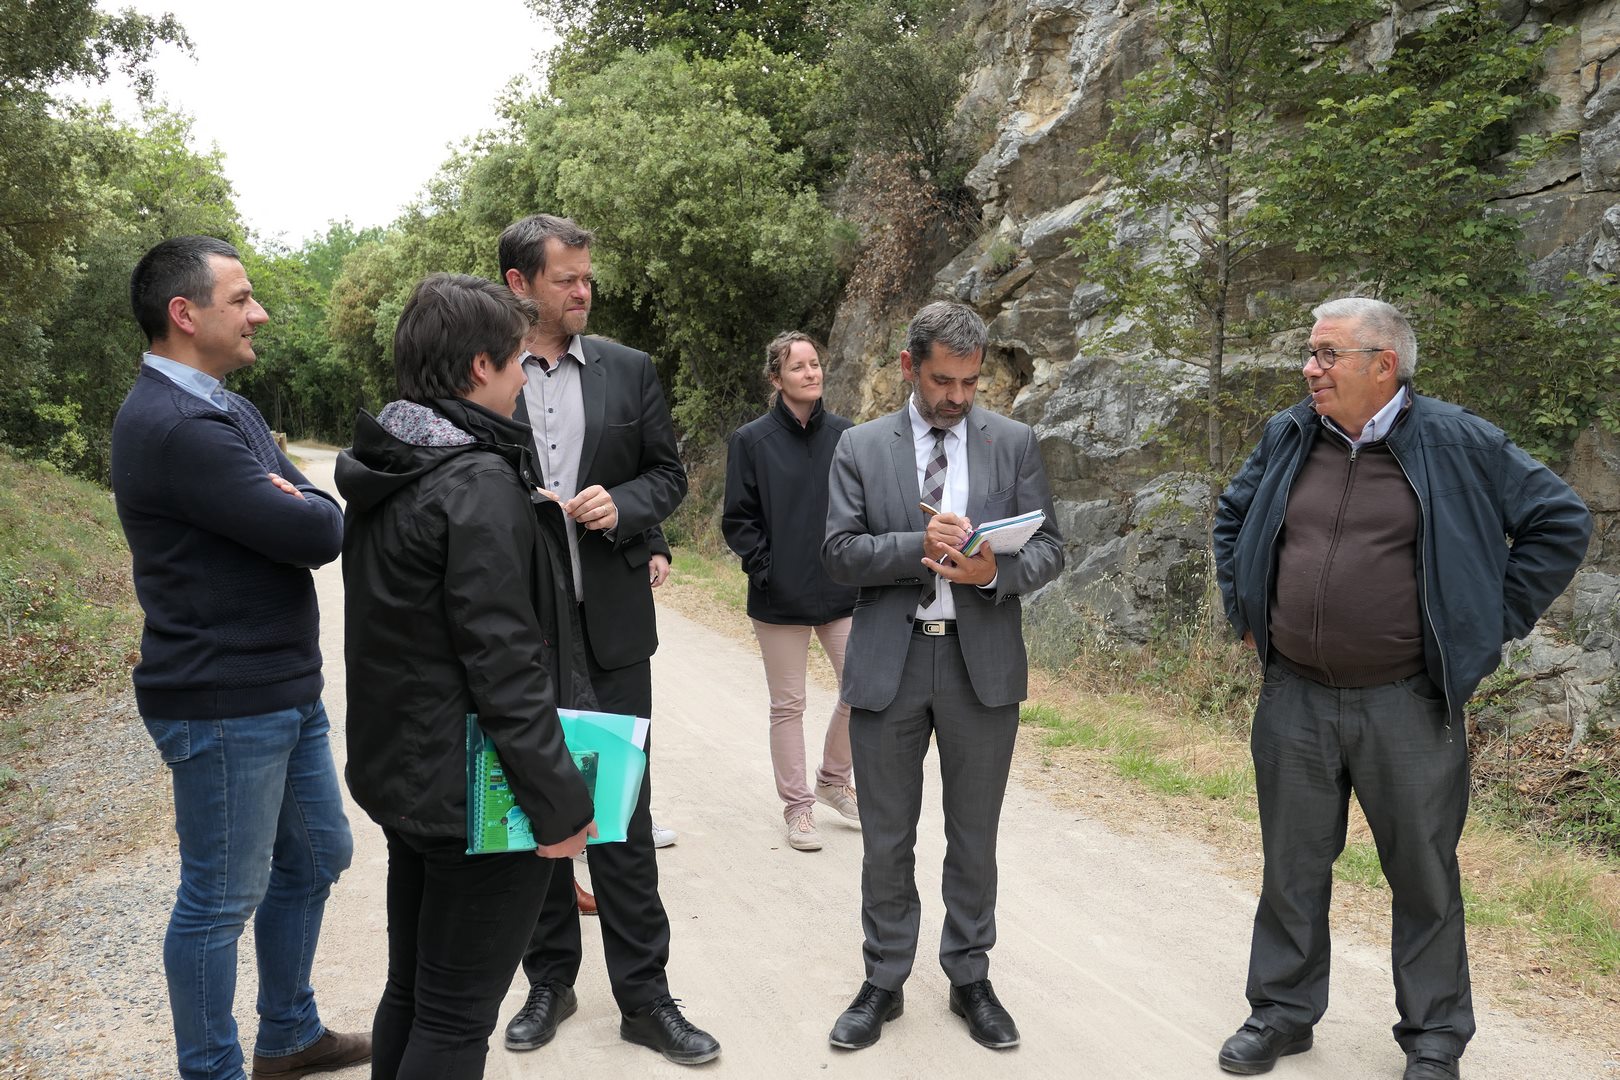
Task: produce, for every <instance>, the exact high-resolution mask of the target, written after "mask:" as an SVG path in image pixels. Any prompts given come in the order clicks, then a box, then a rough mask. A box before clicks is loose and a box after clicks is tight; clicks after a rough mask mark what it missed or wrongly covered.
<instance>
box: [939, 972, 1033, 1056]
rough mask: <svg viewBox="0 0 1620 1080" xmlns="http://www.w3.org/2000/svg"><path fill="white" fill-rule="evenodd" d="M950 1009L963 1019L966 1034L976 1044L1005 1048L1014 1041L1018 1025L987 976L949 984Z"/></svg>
mask: <svg viewBox="0 0 1620 1080" xmlns="http://www.w3.org/2000/svg"><path fill="white" fill-rule="evenodd" d="M951 1012H953V1013H955V1014H956V1015H957V1016H960V1017H961V1018H962V1019H964V1020H966V1021H967V1026H968V1034H969V1035H971V1036H973V1041H974V1042H976V1043H978V1044H979V1045H980V1046H988V1047H989V1048H990V1049H992V1050H1006V1049H1007V1048H1008V1047H1012V1046H1017V1045H1018V1025H1017V1024H1015V1023H1013V1018H1012V1015H1011V1014H1010V1013H1008V1012H1007V1010H1006V1009H1004V1008H1002V1007H1001V999H999V998H997V997H996V992H995V991H994V990H992V989H991V988H990V980H989V979H980V980H979V981H978V982H973V983H968V984H967V985H965V986H953V987H951Z"/></svg>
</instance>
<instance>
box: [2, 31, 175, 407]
mask: <svg viewBox="0 0 1620 1080" xmlns="http://www.w3.org/2000/svg"><path fill="white" fill-rule="evenodd" d="M164 42H169V43H173V44H176V45H180V46H181V47H189V43H188V42H187V39H186V37H185V32H184V31H183V30H182V29H181V28H180V25H179V24H178V23H177V22H175V20H174V18H173V17H172V16H168V15H165V16H162V17H160V18H155V19H154V18H151V17H149V16H146V15H141V14H138V13H136V12H135V11H133V10H125V11H123V12H120V13H118V14H107V13H104V12H102V11H101V10H99V9H98V8H97V7H96V4H95V3H94V0H0V177H4V182H3V183H0V352H4V353H5V354H7V355H9V356H12V357H16V356H19V355H26V356H31V357H33V358H35V359H37V358H38V357H39V355H40V350H41V344H40V338H39V335H40V330H39V326H38V320H39V318H40V317H41V316H42V315H44V314H45V313H46V312H47V311H49V309H50V308H51V306H52V305H53V304H55V303H57V302H59V301H60V300H61V299H62V297H63V295H64V294H65V292H66V291H67V290H68V288H69V287H70V285H71V282H72V280H73V277H74V274H75V267H74V263H73V256H72V248H73V245H74V243H75V242H77V241H78V240H80V239H82V238H83V237H84V236H86V235H88V233H89V232H91V231H92V230H93V229H94V228H95V226H96V224H97V222H98V221H99V219H100V217H101V214H102V206H101V201H100V196H101V194H102V192H101V191H100V189H98V188H97V187H96V185H95V184H94V183H92V182H91V181H90V180H89V178H87V177H85V176H84V175H83V174H82V173H80V172H79V171H78V170H77V168H76V167H75V166H76V164H77V163H78V162H79V161H81V160H83V159H84V158H85V156H86V153H87V150H88V149H89V146H88V144H87V142H86V140H85V138H84V136H86V135H87V134H89V129H87V128H86V127H85V126H84V125H83V124H75V123H70V122H66V121H65V120H64V118H63V115H62V113H63V109H64V107H63V106H62V105H61V104H60V103H59V102H58V101H57V99H56V97H55V96H54V91H55V89H56V88H57V87H59V86H60V85H61V84H62V83H64V82H66V81H68V80H72V79H82V80H88V81H91V82H102V81H104V80H106V79H107V77H108V76H109V75H111V74H112V72H113V71H114V70H122V71H123V72H124V73H125V74H127V75H128V76H129V77H130V79H131V81H132V82H133V83H134V85H135V87H136V89H137V91H138V92H140V93H142V94H145V93H148V92H149V91H150V89H151V72H150V69H149V67H148V61H149V60H150V58H151V54H152V51H153V49H154V48H156V47H157V46H158V45H159V44H161V43H164ZM14 375H15V372H12V371H8V370H6V367H5V366H4V364H3V363H0V377H4V378H7V379H9V378H12V377H14Z"/></svg>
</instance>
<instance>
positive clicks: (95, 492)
mask: <svg viewBox="0 0 1620 1080" xmlns="http://www.w3.org/2000/svg"><path fill="white" fill-rule="evenodd" d="M139 631H140V609H139V607H138V606H137V605H136V603H135V597H134V590H133V588H132V586H131V584H130V578H129V552H128V549H127V548H126V547H125V545H124V536H123V531H122V529H121V528H120V527H119V524H118V516H117V514H116V512H115V511H114V509H113V500H112V495H111V493H110V492H108V491H107V490H106V489H105V488H101V487H98V486H96V485H94V484H91V483H88V482H86V481H83V480H78V479H75V478H73V477H69V476H66V475H63V474H62V473H60V472H58V471H57V470H55V469H53V468H51V467H50V466H45V465H40V464H37V463H29V462H22V461H18V460H17V459H15V458H13V457H11V456H10V455H9V454H6V453H4V452H0V852H3V851H4V850H6V848H8V847H9V846H10V844H11V843H12V842H13V841H14V839H15V838H16V836H17V835H18V833H19V830H21V829H22V827H23V822H24V820H25V819H27V818H28V817H29V815H30V813H31V811H30V809H29V808H30V807H32V806H33V805H34V802H35V794H34V791H33V784H32V779H31V777H30V776H29V775H28V764H27V763H28V762H29V761H30V760H31V755H32V753H33V751H34V750H35V749H36V748H37V746H38V745H39V743H40V742H41V740H43V739H46V738H48V737H49V734H50V731H51V729H52V717H53V716H55V710H53V709H52V708H51V706H50V703H51V701H52V699H53V698H54V697H55V696H56V695H59V694H63V693H69V692H73V691H78V690H83V689H86V688H88V687H93V686H96V685H98V684H100V683H102V682H103V681H105V680H106V679H108V678H109V677H110V676H119V677H122V676H123V675H124V674H125V673H126V672H127V671H128V670H129V666H130V664H131V663H133V662H134V659H135V656H136V650H137V645H138V635H139Z"/></svg>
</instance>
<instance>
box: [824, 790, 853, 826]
mask: <svg viewBox="0 0 1620 1080" xmlns="http://www.w3.org/2000/svg"><path fill="white" fill-rule="evenodd" d="M816 802H818V803H821V804H822V805H824V806H830V807H832V808H833V809H834V810H836V811H838V812H839V814H841V815H843V817H844V820H845V821H853V822H854V823H855V824H857V825H859V824H860V823H861V804H860V803H859V802H858V801H856V798H855V787H854V785H852V784H817V785H816Z"/></svg>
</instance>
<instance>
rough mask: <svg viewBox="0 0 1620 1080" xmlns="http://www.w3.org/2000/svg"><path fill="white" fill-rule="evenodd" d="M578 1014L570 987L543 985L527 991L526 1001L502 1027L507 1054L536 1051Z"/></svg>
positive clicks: (554, 984) (576, 1004)
mask: <svg viewBox="0 0 1620 1080" xmlns="http://www.w3.org/2000/svg"><path fill="white" fill-rule="evenodd" d="M578 1011H579V998H577V997H575V996H574V988H573V987H572V986H564V985H563V984H562V983H554V982H543V983H539V984H537V985H535V986H531V987H529V997H528V1000H526V1001H525V1002H524V1003H523V1008H521V1009H519V1010H518V1011H517V1015H516V1016H514V1017H512V1020H511V1022H510V1023H509V1024H507V1025H506V1048H507V1049H508V1050H538V1049H540V1048H541V1047H542V1046H544V1045H546V1043H548V1042H550V1041H551V1040H552V1039H553V1038H555V1037H556V1035H557V1028H558V1027H559V1026H560V1025H561V1024H562V1022H563V1021H564V1020H566V1019H568V1018H569V1017H570V1016H573V1015H574V1013H576V1012H578Z"/></svg>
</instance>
